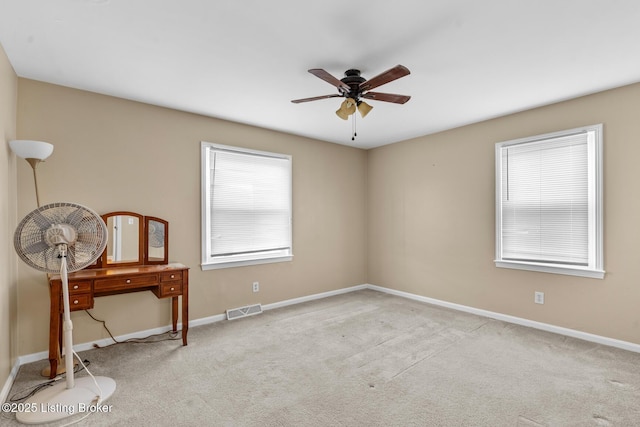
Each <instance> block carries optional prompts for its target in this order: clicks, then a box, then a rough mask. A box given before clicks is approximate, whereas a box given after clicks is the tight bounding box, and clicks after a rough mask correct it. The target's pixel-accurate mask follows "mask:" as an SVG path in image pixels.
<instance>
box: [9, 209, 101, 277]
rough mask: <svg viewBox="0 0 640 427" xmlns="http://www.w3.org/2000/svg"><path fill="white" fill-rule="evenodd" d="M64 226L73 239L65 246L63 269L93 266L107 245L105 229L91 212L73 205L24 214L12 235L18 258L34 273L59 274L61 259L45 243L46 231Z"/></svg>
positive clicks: (56, 250)
mask: <svg viewBox="0 0 640 427" xmlns="http://www.w3.org/2000/svg"><path fill="white" fill-rule="evenodd" d="M56 225H67V226H70V227H72V228H73V229H74V230H75V232H76V239H75V241H73V242H70V243H69V244H68V245H67V250H66V259H67V269H68V271H70V272H73V271H77V270H82V269H83V268H85V267H88V266H89V265H91V264H93V263H94V262H95V261H96V260H97V259H98V258H99V257H100V255H101V254H102V252H103V251H104V249H105V247H106V245H107V226H106V225H105V223H104V221H103V220H102V218H101V217H100V215H98V214H97V213H96V212H94V211H93V210H91V209H89V208H87V207H85V206H82V205H78V204H75V203H68V202H58V203H51V204H48V205H45V206H42V207H40V208H38V209H35V210H33V211H32V212H30V213H29V214H27V215H26V216H25V217H24V218H23V219H22V221H21V222H20V224H18V227H17V228H16V232H15V234H14V246H15V249H16V252H17V253H18V255H19V256H20V258H21V259H22V260H23V261H24V262H25V263H26V264H28V265H29V266H31V267H32V268H34V269H36V270H40V271H44V272H47V273H58V272H59V271H60V265H61V261H62V260H61V258H60V250H59V248H58V246H57V245H53V244H51V243H48V242H47V230H49V229H50V228H51V227H52V226H56Z"/></svg>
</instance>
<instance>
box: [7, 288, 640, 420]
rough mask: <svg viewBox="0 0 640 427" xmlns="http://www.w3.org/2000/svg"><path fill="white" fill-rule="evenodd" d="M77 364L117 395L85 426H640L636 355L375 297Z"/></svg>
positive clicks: (279, 314) (125, 348) (205, 330)
mask: <svg viewBox="0 0 640 427" xmlns="http://www.w3.org/2000/svg"><path fill="white" fill-rule="evenodd" d="M81 356H82V357H83V358H86V359H88V360H89V361H90V362H91V365H90V370H91V371H92V372H93V373H94V374H95V375H103V376H108V377H111V378H113V379H115V380H116V382H117V390H116V392H115V394H114V395H113V396H112V398H111V399H110V400H109V401H107V402H105V404H107V405H111V412H110V413H104V414H93V415H92V416H90V417H89V418H88V419H86V420H84V421H82V422H81V423H80V425H83V426H85V425H86V426H103V425H104V426H111V425H119V426H608V425H615V426H637V425H640V354H636V353H631V352H626V351H623V350H619V349H614V348H609V347H604V346H601V345H597V344H593V343H589V342H584V341H580V340H576V339H572V338H567V337H563V336H559V335H555V334H551V333H547V332H542V331H537V330H533V329H529V328H525V327H521V326H516V325H512V324H508V323H504V322H500V321H496V320H491V319H487V318H483V317H478V316H474V315H470V314H466V313H461V312H456V311H452V310H448V309H444V308H440V307H434V306H431V305H428V304H424V303H420V302H415V301H411V300H407V299H403V298H400V297H395V296H391V295H387V294H383V293H379V292H376V291H371V290H364V291H358V292H352V293H349V294H345V295H341V296H337V297H331V298H326V299H323V300H318V301H314V302H309V303H305V304H299V305H295V306H290V307H286V308H282V309H278V310H272V311H268V312H265V313H263V314H261V315H257V316H253V317H248V318H244V319H238V320H233V321H224V322H219V323H216V324H212V325H207V326H201V327H195V328H192V329H191V330H190V332H189V346H187V347H182V346H180V344H179V341H165V342H160V343H155V344H123V345H115V346H112V347H108V348H104V349H97V350H92V351H87V352H83V353H81ZM45 364H46V363H45V362H38V363H33V364H30V365H26V366H23V367H22V368H21V369H20V372H19V375H18V378H17V381H16V382H15V384H14V387H13V389H12V391H11V393H10V395H14V394H15V393H16V392H18V391H20V390H24V389H25V388H27V387H30V386H32V385H34V384H37V383H39V382H42V378H41V377H40V376H39V375H38V372H39V371H40V369H41V368H42V367H43V366H44V365H45ZM0 424H2V425H15V424H17V423H16V421H15V419H12V418H11V417H10V416H7V414H2V418H0ZM60 424H62V423H58V424H56V425H60Z"/></svg>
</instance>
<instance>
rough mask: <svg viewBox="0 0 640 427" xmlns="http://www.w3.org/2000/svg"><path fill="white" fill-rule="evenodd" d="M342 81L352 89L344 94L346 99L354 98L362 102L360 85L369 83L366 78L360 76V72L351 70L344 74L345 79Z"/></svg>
mask: <svg viewBox="0 0 640 427" xmlns="http://www.w3.org/2000/svg"><path fill="white" fill-rule="evenodd" d="M340 81H341V82H342V83H344V84H346V85H347V86H349V87H350V88H351V90H350V91H349V92H348V93H346V92H345V93H344V96H345V97H346V98H353V99H355V100H356V101H359V100H360V95H362V92H361V91H360V84H361V83H364V82H366V81H367V79H365V78H364V77H361V76H360V70H356V69H353V68H352V69H350V70H347V71H345V72H344V77H343V78H342V79H340Z"/></svg>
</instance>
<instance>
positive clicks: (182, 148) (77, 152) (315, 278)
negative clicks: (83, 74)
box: [18, 79, 367, 355]
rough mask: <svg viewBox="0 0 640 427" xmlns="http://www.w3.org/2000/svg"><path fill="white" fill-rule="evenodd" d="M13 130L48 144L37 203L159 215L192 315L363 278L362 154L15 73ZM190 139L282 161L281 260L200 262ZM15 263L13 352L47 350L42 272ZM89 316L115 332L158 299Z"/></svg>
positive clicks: (21, 185)
mask: <svg viewBox="0 0 640 427" xmlns="http://www.w3.org/2000/svg"><path fill="white" fill-rule="evenodd" d="M18 135H19V136H20V137H21V138H25V139H26V138H29V139H42V140H45V141H48V142H51V143H53V144H54V146H55V149H54V152H53V155H52V156H51V157H50V158H49V159H48V160H47V161H46V162H45V163H43V164H41V165H40V166H39V168H38V179H39V184H40V185H39V189H40V198H41V202H42V204H46V203H51V202H55V201H69V202H75V203H80V204H83V205H86V206H88V207H91V208H92V209H94V210H96V211H97V212H98V213H101V214H102V213H106V212H109V211H118V210H129V211H136V212H139V213H142V214H147V215H152V216H156V217H160V218H163V219H166V220H168V221H169V224H170V228H169V230H170V237H169V239H170V254H169V256H170V260H171V261H176V262H181V263H183V264H186V265H188V266H189V267H191V271H190V298H189V301H190V310H189V312H190V318H191V319H192V320H194V319H199V318H204V317H208V316H212V315H216V314H221V313H223V312H224V311H225V310H226V309H229V308H235V307H239V306H243V305H247V304H251V303H257V302H260V303H262V304H268V303H273V302H277V301H282V300H286V299H290V298H296V297H301V296H305V295H311V294H315V293H320V292H325V291H331V290H335V289H341V288H345V287H349V286H354V285H359V284H362V283H365V282H366V247H365V244H366V238H365V233H366V221H365V219H366V211H365V208H366V203H365V198H366V161H367V154H366V152H365V151H362V150H359V149H354V148H349V147H345V146H339V145H336V144H330V143H325V142H319V141H315V140H311V139H306V138H301V137H296V136H292V135H287V134H283V133H278V132H273V131H268V130H264V129H259V128H254V127H250V126H245V125H241V124H235V123H231V122H226V121H222V120H217V119H212V118H207V117H202V116H198V115H195V114H188V113H183V112H178V111H174V110H169V109H164V108H160V107H154V106H150V105H145V104H141V103H136V102H131V101H126V100H122V99H117V98H112V97H107V96H101V95H96V94H93V93H89V92H83V91H79V90H74V89H69V88H64V87H60V86H55V85H50V84H45V83H40V82H35V81H31V80H25V79H19V99H18ZM202 140H204V141H210V142H216V143H221V144H227V145H234V146H240V147H248V148H252V149H258V150H265V151H273V152H278V153H284V154H290V155H292V156H293V175H294V176H293V182H294V185H293V211H294V235H293V245H294V246H293V252H294V260H293V261H292V262H286V263H276V264H267V265H261V266H252V267H243V268H230V269H223V270H212V271H204V272H203V271H202V270H201V269H200V267H199V262H200V141H202ZM123 153H124V155H123ZM23 163H24V164H23ZM18 169H19V170H18V191H19V194H20V197H19V205H18V206H19V216H20V217H22V215H24V214H26V213H27V212H29V211H30V210H32V209H34V208H35V199H34V190H33V180H32V178H31V175H30V169H29V166H28V164H27V163H26V162H20V164H19V166H18ZM19 264H20V269H19V274H20V298H19V310H18V312H19V325H20V330H22V331H24V330H28V331H30V333H28V334H27V333H23V334H20V337H19V340H20V342H19V347H18V349H19V352H20V354H22V355H24V354H30V353H34V352H39V351H44V350H46V348H47V337H48V335H47V334H48V322H49V320H48V311H49V308H48V304H49V297H48V289H47V282H46V279H45V277H44V276H43V274H42V273H38V272H34V271H33V270H31V269H29V268H28V267H27V266H26V265H25V264H23V263H19ZM254 281H259V282H260V292H259V293H253V292H252V289H251V284H252V282H254ZM93 313H94V314H95V316H97V317H98V318H102V319H104V320H106V321H107V324H108V326H109V327H110V329H111V331H112V332H113V333H114V334H115V335H121V334H126V333H131V332H135V331H140V330H145V329H149V328H155V327H159V326H165V325H167V324H169V323H170V307H169V304H168V301H167V300H161V301H159V300H157V299H156V298H155V296H154V295H153V294H152V293H151V292H141V293H137V294H128V295H118V296H111V297H103V298H97V299H96V301H95V309H94V310H93ZM73 320H74V341H75V342H76V343H81V342H88V341H91V340H95V339H100V338H106V337H108V335H107V334H106V332H104V331H103V330H102V327H101V325H100V324H98V323H96V322H93V321H91V320H90V319H89V317H88V316H87V315H86V314H85V313H84V312H79V313H74V316H73Z"/></svg>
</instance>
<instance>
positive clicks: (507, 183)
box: [495, 125, 604, 278]
mask: <svg viewBox="0 0 640 427" xmlns="http://www.w3.org/2000/svg"><path fill="white" fill-rule="evenodd" d="M495 150H496V260H495V263H496V266H498V267H505V268H517V269H523V270H535V271H544V272H548V273H559V274H570V275H576V276H586V277H595V278H603V277H604V270H603V262H602V125H594V126H588V127H583V128H578V129H572V130H568V131H564V132H557V133H553V134H546V135H539V136H535V137H530V138H523V139H518V140H514V141H507V142H500V143H497V144H496V148H495Z"/></svg>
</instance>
